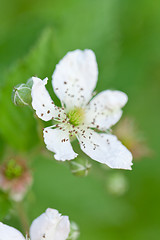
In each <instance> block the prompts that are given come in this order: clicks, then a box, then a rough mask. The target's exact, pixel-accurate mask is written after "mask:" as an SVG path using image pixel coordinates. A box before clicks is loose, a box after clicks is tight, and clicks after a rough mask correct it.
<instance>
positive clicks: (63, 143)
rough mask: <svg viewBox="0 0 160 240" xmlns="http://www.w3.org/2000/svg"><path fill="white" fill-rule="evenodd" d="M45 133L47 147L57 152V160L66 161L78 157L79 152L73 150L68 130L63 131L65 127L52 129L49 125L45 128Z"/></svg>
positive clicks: (55, 156)
mask: <svg viewBox="0 0 160 240" xmlns="http://www.w3.org/2000/svg"><path fill="white" fill-rule="evenodd" d="M59 126H60V124H59ZM43 133H44V142H45V144H46V147H47V149H48V150H50V151H51V152H54V153H55V155H54V158H55V159H56V160H61V161H65V160H71V159H74V158H76V157H77V154H76V153H75V152H74V151H73V148H72V146H71V143H70V140H69V133H68V131H67V130H65V131H63V129H62V130H60V129H52V128H51V127H48V128H45V129H44V131H43Z"/></svg>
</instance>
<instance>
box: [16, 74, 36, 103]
mask: <svg viewBox="0 0 160 240" xmlns="http://www.w3.org/2000/svg"><path fill="white" fill-rule="evenodd" d="M32 85H33V80H32V78H30V79H29V80H28V81H27V83H26V84H25V83H21V84H18V85H17V86H15V87H14V89H13V92H12V101H13V103H14V104H15V105H17V106H25V105H31V102H32V96H31V89H32Z"/></svg>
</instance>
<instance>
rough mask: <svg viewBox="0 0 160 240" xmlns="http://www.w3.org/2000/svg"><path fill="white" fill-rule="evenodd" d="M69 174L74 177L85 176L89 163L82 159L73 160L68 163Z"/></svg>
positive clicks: (89, 166)
mask: <svg viewBox="0 0 160 240" xmlns="http://www.w3.org/2000/svg"><path fill="white" fill-rule="evenodd" d="M69 164H70V169H71V172H72V173H73V174H74V175H75V176H87V175H88V172H89V169H90V168H91V163H90V162H89V161H88V159H86V158H83V157H77V158H75V159H74V160H71V161H69Z"/></svg>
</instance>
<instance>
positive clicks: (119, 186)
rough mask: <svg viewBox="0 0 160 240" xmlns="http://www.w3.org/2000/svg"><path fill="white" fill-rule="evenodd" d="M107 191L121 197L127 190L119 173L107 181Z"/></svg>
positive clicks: (124, 178) (123, 178) (124, 181)
mask: <svg viewBox="0 0 160 240" xmlns="http://www.w3.org/2000/svg"><path fill="white" fill-rule="evenodd" d="M106 184H107V190H108V191H109V192H110V193H111V194H113V195H117V196H121V195H123V194H124V193H125V192H126V191H127V190H128V182H127V179H126V177H125V176H124V175H123V174H121V173H114V174H112V175H110V176H109V178H108V179H107V183H106Z"/></svg>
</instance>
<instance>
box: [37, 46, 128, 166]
mask: <svg viewBox="0 0 160 240" xmlns="http://www.w3.org/2000/svg"><path fill="white" fill-rule="evenodd" d="M97 77H98V67H97V62H96V57H95V54H94V53H93V51H91V50H84V51H81V50H75V51H73V52H69V53H67V55H66V56H65V57H64V58H63V59H62V60H61V61H60V62H59V64H57V66H56V69H55V71H54V73H53V80H52V84H53V89H54V92H55V94H56V95H57V97H58V98H59V99H60V101H61V104H62V107H61V108H60V107H57V106H55V104H54V102H53V101H52V99H51V97H50V96H49V93H48V92H47V90H46V88H45V85H46V84H47V78H45V79H44V80H41V79H39V78H37V77H33V78H32V79H33V87H32V106H33V108H34V109H35V110H36V114H37V116H38V117H39V118H41V119H42V120H44V121H49V120H51V119H53V120H56V121H57V125H53V126H51V127H47V128H45V129H44V132H43V133H44V141H45V144H46V147H47V148H48V150H50V151H52V152H54V153H55V155H54V157H55V159H56V160H61V161H65V160H71V159H74V158H76V156H77V154H76V153H75V152H74V151H73V149H72V146H71V143H70V137H72V136H73V135H75V136H76V137H77V139H78V141H79V143H80V147H81V149H82V151H84V152H85V153H86V154H87V155H88V156H89V157H91V158H92V159H94V160H96V161H98V162H101V163H104V164H107V165H108V166H109V167H111V168H122V169H131V165H132V155H131V153H130V152H129V151H128V150H127V148H126V147H125V146H123V145H122V144H121V142H119V141H118V140H117V138H116V137H115V136H113V135H111V134H107V133H106V132H107V130H108V129H109V128H110V127H111V126H112V125H114V124H115V123H116V122H117V121H118V120H119V119H120V117H121V115H122V110H121V108H122V107H123V106H124V105H125V104H126V102H127V100H128V98H127V95H126V94H125V93H123V92H120V91H111V90H106V91H103V92H101V93H99V94H98V95H97V96H96V97H94V98H93V99H92V100H91V98H92V96H93V90H94V88H95V86H96V83H97ZM96 129H97V130H98V131H97V132H96V131H94V130H96ZM98 132H99V133H98Z"/></svg>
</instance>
